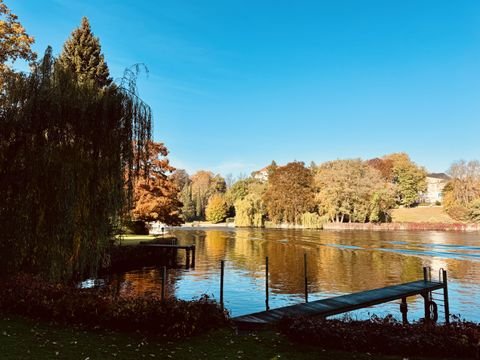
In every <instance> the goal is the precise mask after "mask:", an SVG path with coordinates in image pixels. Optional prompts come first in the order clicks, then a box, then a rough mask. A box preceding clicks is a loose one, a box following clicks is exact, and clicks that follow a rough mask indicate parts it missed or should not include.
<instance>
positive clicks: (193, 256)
mask: <svg viewBox="0 0 480 360" xmlns="http://www.w3.org/2000/svg"><path fill="white" fill-rule="evenodd" d="M194 267H195V245H192V268H194Z"/></svg>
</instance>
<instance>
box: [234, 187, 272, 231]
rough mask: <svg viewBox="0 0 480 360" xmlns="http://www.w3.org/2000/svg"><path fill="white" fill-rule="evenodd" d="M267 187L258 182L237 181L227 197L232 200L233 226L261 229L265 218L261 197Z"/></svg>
mask: <svg viewBox="0 0 480 360" xmlns="http://www.w3.org/2000/svg"><path fill="white" fill-rule="evenodd" d="M237 184H238V185H237ZM266 188H267V185H266V184H265V183H264V182H263V181H260V180H255V179H252V178H250V179H241V180H239V181H237V182H236V183H235V184H234V185H233V186H232V188H231V189H230V190H232V192H230V194H228V193H227V195H228V196H229V197H230V199H231V200H234V206H235V226H239V227H263V226H264V223H265V217H266V214H267V212H266V209H265V203H264V201H263V195H264V194H265V191H266Z"/></svg>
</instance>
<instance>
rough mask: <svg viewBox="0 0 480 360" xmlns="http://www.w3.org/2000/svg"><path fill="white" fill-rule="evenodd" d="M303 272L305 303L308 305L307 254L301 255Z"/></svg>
mask: <svg viewBox="0 0 480 360" xmlns="http://www.w3.org/2000/svg"><path fill="white" fill-rule="evenodd" d="M303 272H304V275H305V302H306V303H308V277H307V253H304V254H303Z"/></svg>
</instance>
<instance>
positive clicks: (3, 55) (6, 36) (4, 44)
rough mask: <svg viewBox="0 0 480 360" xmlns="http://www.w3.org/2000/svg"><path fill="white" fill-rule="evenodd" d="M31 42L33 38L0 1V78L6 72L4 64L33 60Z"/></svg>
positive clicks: (33, 54)
mask: <svg viewBox="0 0 480 360" xmlns="http://www.w3.org/2000/svg"><path fill="white" fill-rule="evenodd" d="M33 42H34V39H33V37H31V36H30V35H28V34H27V32H26V31H25V29H24V27H23V26H22V24H21V23H20V22H19V21H18V17H17V15H15V14H14V13H12V11H11V10H10V9H9V8H8V7H7V5H5V3H4V2H3V0H0V77H2V76H3V75H2V74H4V73H5V72H6V71H7V69H8V66H7V64H6V63H7V62H9V61H10V62H14V61H15V60H17V59H24V60H27V61H33V60H35V53H33V52H32V49H31V45H32V44H33ZM0 80H2V79H0Z"/></svg>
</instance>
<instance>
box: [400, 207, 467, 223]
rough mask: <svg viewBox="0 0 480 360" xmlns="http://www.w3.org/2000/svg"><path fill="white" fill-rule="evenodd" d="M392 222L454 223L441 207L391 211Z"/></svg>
mask: <svg viewBox="0 0 480 360" xmlns="http://www.w3.org/2000/svg"><path fill="white" fill-rule="evenodd" d="M392 221H393V222H413V223H420V222H423V223H447V224H451V223H455V222H458V221H455V220H453V219H452V218H451V217H450V216H449V215H448V214H447V213H445V212H444V210H443V207H442V206H431V207H430V206H418V207H415V208H403V209H393V210H392Z"/></svg>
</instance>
